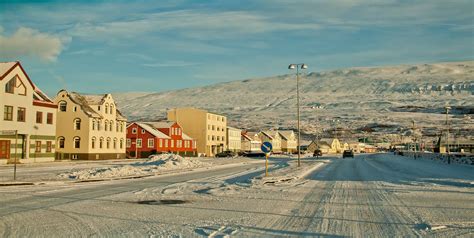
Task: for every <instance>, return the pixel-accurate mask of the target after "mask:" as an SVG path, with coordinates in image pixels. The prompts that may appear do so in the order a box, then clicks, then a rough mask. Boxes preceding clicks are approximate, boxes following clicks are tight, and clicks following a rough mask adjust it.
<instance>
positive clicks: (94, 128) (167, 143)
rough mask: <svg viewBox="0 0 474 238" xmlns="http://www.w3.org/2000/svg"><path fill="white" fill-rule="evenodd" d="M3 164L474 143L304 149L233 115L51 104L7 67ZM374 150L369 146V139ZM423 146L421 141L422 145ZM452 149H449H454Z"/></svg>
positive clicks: (0, 72)
mask: <svg viewBox="0 0 474 238" xmlns="http://www.w3.org/2000/svg"><path fill="white" fill-rule="evenodd" d="M0 82H1V88H2V89H4V90H2V91H1V94H0V99H1V102H2V105H1V107H0V110H1V111H0V114H1V115H3V118H2V123H1V124H0V138H1V140H0V163H2V164H12V163H19V164H22V163H37V162H51V161H64V160H106V159H125V158H128V159H138V158H147V157H149V156H152V155H157V154H162V153H172V154H177V155H181V156H187V157H214V156H236V155H244V156H245V155H250V156H251V155H258V153H261V148H260V146H261V145H262V143H263V142H270V143H271V144H272V145H273V150H272V152H273V154H286V155H288V156H290V157H291V156H292V155H293V154H297V153H298V151H301V152H300V153H308V155H309V156H312V155H313V153H314V152H315V151H319V152H320V153H321V154H342V153H343V152H344V151H348V150H350V151H353V152H354V153H375V152H379V151H388V150H391V151H413V152H416V151H420V152H422V151H430V152H437V153H441V154H446V153H449V152H451V153H454V154H455V153H458V155H462V154H472V153H473V152H474V141H473V140H472V138H470V139H469V138H467V140H466V139H464V140H461V139H459V138H458V139H453V140H451V143H450V144H448V143H449V142H448V141H447V140H446V139H449V137H446V136H441V137H439V140H438V141H437V142H433V143H431V144H429V143H427V142H426V141H425V142H422V141H421V140H420V138H421V135H418V134H416V133H415V132H416V131H415V128H413V130H412V134H411V135H408V136H405V138H402V137H403V135H401V137H400V138H401V139H400V138H397V135H393V137H394V138H396V139H393V140H391V141H377V140H374V138H377V134H376V133H374V134H372V135H370V136H368V135H367V133H365V136H364V135H362V136H361V137H358V136H347V135H346V136H345V135H344V133H343V132H340V133H338V132H337V128H335V130H334V133H327V134H326V135H325V137H321V136H320V135H314V139H313V140H312V141H308V142H303V143H300V147H299V148H298V138H297V135H296V132H295V131H294V130H279V129H275V128H261V130H258V131H249V130H247V129H245V128H235V127H232V126H230V125H232V124H235V123H233V122H232V121H229V120H228V118H227V116H226V115H220V114H217V113H212V112H209V111H206V110H203V109H197V108H174V109H170V110H169V111H168V112H167V115H166V120H161V121H133V122H132V121H127V118H126V116H124V115H123V114H122V113H121V112H120V110H119V105H117V104H116V102H115V101H114V98H113V97H112V95H111V94H102V95H90V94H80V93H77V92H69V91H67V90H61V91H59V92H58V93H57V95H56V96H55V98H54V99H51V98H49V97H48V96H47V95H46V94H45V93H43V92H42V91H41V89H40V88H39V87H38V86H37V85H36V84H35V83H34V81H33V80H32V79H30V78H29V76H28V74H27V72H26V71H25V69H24V68H23V67H22V65H21V63H20V62H18V61H17V62H6V63H0ZM369 137H370V138H371V139H372V142H371V143H368V142H367V138H369ZM417 139H418V140H417ZM448 147H449V148H448Z"/></svg>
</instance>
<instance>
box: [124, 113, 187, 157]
mask: <svg viewBox="0 0 474 238" xmlns="http://www.w3.org/2000/svg"><path fill="white" fill-rule="evenodd" d="M126 148H127V156H128V157H129V158H137V156H136V155H138V158H146V157H148V156H149V155H151V154H159V153H175V154H180V155H188V156H191V155H196V140H194V139H193V138H191V137H189V136H188V135H186V134H185V133H183V129H182V128H181V126H179V124H178V123H176V122H134V123H132V124H130V125H128V126H127V146H126Z"/></svg>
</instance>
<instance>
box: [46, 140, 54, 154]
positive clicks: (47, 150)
mask: <svg viewBox="0 0 474 238" xmlns="http://www.w3.org/2000/svg"><path fill="white" fill-rule="evenodd" d="M52 147H53V143H52V142H51V141H46V152H51V149H52Z"/></svg>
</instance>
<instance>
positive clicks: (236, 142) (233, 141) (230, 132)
mask: <svg viewBox="0 0 474 238" xmlns="http://www.w3.org/2000/svg"><path fill="white" fill-rule="evenodd" d="M241 133H242V130H240V129H237V128H234V127H230V126H227V136H226V145H227V150H230V151H234V152H239V151H240V150H241V149H242V142H241Z"/></svg>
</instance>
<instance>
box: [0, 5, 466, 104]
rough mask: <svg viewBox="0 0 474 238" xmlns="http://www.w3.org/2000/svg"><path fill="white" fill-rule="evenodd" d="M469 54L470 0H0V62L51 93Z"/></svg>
mask: <svg viewBox="0 0 474 238" xmlns="http://www.w3.org/2000/svg"><path fill="white" fill-rule="evenodd" d="M472 59H474V1H472V0H452V1H446V0H423V1H421V0H331V1H326V0H301V1H298V0H288V1H285V0H272V1H270V0H260V1H258V0H255V1H253V0H240V1H226V0H210V1H186V0H172V1H167V0H160V1H131V0H129V1H92V0H91V1H41V0H40V1H14V0H10V1H6V0H0V61H1V62H4V61H21V63H22V65H23V67H24V68H25V70H26V71H27V73H28V75H29V76H30V78H31V79H32V80H33V81H34V82H35V83H36V84H37V85H38V87H40V88H41V89H42V90H43V91H45V92H46V93H47V94H48V95H50V96H55V95H56V93H57V92H58V91H59V90H61V89H67V90H70V91H76V92H81V93H107V92H131V91H133V92H161V91H168V90H174V89H181V88H190V87H198V86H203V85H211V84H216V83H220V82H228V81H233V80H242V79H248V78H259V77H266V76H274V75H281V74H288V73H293V72H290V71H289V70H288V64H290V63H306V64H307V65H308V71H310V72H320V71H327V70H331V69H338V68H346V67H365V66H383V65H397V64H413V63H432V62H445V61H463V60H472Z"/></svg>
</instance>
